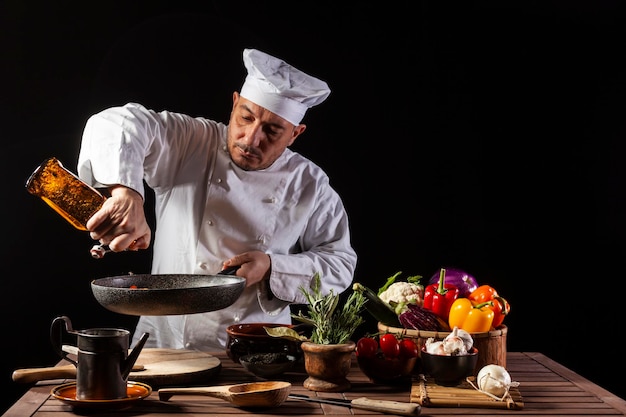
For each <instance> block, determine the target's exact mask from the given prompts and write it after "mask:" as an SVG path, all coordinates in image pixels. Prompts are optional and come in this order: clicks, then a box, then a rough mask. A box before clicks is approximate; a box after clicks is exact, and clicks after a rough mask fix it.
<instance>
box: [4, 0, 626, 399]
mask: <svg viewBox="0 0 626 417" xmlns="http://www.w3.org/2000/svg"><path fill="white" fill-rule="evenodd" d="M196 3H198V2H187V1H184V0H179V1H176V2H170V1H165V0H160V1H159V0H152V1H135V2H116V1H109V2H100V3H91V2H78V1H62V0H59V1H56V2H34V1H24V0H3V1H1V2H0V48H1V54H0V57H1V58H0V59H2V61H3V62H2V65H1V66H0V75H1V79H2V99H1V100H0V106H1V107H0V110H1V111H0V118H1V119H0V121H1V125H0V126H1V129H2V130H1V133H0V135H1V136H2V144H3V147H4V150H3V152H2V163H3V175H2V177H3V178H4V180H3V192H4V198H3V208H2V213H3V219H4V243H3V246H2V248H3V249H2V254H1V256H2V264H3V266H4V270H5V273H4V276H3V280H2V283H3V293H4V295H3V301H2V303H0V305H1V308H2V316H3V317H4V319H5V320H4V326H5V336H4V337H3V340H4V342H5V343H4V344H5V350H4V352H5V354H3V355H2V359H0V381H1V383H0V384H1V386H2V389H3V393H5V394H3V395H2V396H1V397H2V400H1V401H3V402H4V404H0V405H3V406H5V407H8V406H9V405H10V404H11V403H13V402H14V401H15V399H16V398H17V396H18V395H19V394H21V393H22V392H23V391H24V389H25V387H23V386H19V385H17V384H15V383H14V382H12V381H11V372H12V371H13V370H14V369H16V368H20V367H34V366H47V365H52V364H54V363H56V362H57V360H58V358H57V357H56V356H55V354H54V352H53V351H52V348H51V345H50V343H49V341H48V329H49V325H50V323H51V321H52V319H53V318H54V317H56V316H57V315H61V314H66V315H68V316H70V318H71V319H72V321H73V323H74V326H75V328H88V327H96V326H111V327H113V326H120V327H127V328H132V327H133V326H134V323H135V318H133V317H128V316H121V315H117V314H114V313H111V312H108V311H106V310H104V309H103V308H102V307H100V306H99V305H98V304H97V303H96V302H95V300H94V299H93V297H92V295H91V291H90V288H89V282H90V280H91V279H93V278H97V277H103V276H109V275H113V274H120V273H122V274H124V273H128V272H135V273H145V272H149V264H150V256H151V254H150V252H149V251H145V252H142V253H123V254H114V255H107V256H106V257H105V258H104V259H102V260H94V259H91V258H90V256H89V253H88V250H89V248H90V247H91V245H92V242H91V240H90V239H89V236H88V235H86V234H85V233H83V232H79V231H77V230H75V229H73V228H72V227H71V226H69V224H67V223H65V222H64V221H63V220H62V219H61V218H60V217H58V216H57V215H56V213H54V212H53V211H52V210H51V209H49V208H48V207H47V206H46V205H45V204H44V203H43V202H41V201H40V200H38V199H36V198H35V197H33V196H31V195H29V194H28V193H27V192H26V191H25V189H24V183H25V181H26V179H27V178H28V176H29V174H30V173H31V172H32V170H33V169H34V168H35V167H36V166H37V165H38V164H39V163H40V162H41V161H43V160H44V159H45V158H47V157H49V156H56V157H58V158H59V159H61V161H63V162H64V163H65V165H66V166H68V167H69V168H70V169H72V170H74V169H75V164H76V157H77V154H78V147H79V140H80V135H81V132H82V128H83V125H84V122H85V120H86V118H87V117H88V116H89V115H90V114H92V113H94V112H96V111H98V110H100V109H102V108H105V107H108V106H111V105H117V104H123V103H125V102H128V101H137V102H140V103H143V104H145V105H147V106H148V107H151V108H154V109H156V110H161V109H169V110H174V111H180V112H186V113H189V114H192V115H203V116H208V117H212V118H216V119H219V120H224V121H226V120H227V117H228V112H229V109H230V107H229V106H230V100H231V93H232V91H233V90H236V89H238V88H239V87H240V84H241V81H242V79H243V76H244V69H243V65H242V63H241V50H242V49H243V48H244V47H255V48H259V49H263V50H265V51H267V52H269V53H274V54H277V55H278V56H281V57H282V58H284V59H285V60H287V61H288V62H290V63H292V64H294V65H295V66H297V67H301V68H302V69H304V70H307V71H308V72H311V73H313V74H315V75H317V76H319V77H321V78H323V79H325V80H327V81H328V83H329V84H330V86H331V88H332V90H333V92H332V94H331V96H330V98H329V99H328V100H327V101H326V102H325V103H324V104H323V105H321V106H320V107H318V108H315V109H313V110H311V111H310V112H309V114H308V115H307V118H306V120H305V121H306V122H307V124H308V125H309V128H308V130H307V132H306V133H305V135H304V136H303V137H301V138H300V139H299V140H298V141H297V142H296V143H295V145H294V150H296V151H299V152H301V153H303V154H304V155H306V156H308V157H310V158H311V159H313V160H314V161H315V162H317V163H318V164H319V165H321V166H322V167H323V168H324V169H325V170H326V171H327V172H328V174H329V175H330V178H331V182H332V184H333V185H334V186H335V188H336V189H337V190H338V191H339V192H340V193H341V194H342V196H343V198H344V202H345V204H346V206H347V209H348V211H349V213H350V217H351V224H352V234H353V243H354V246H355V248H356V250H357V252H358V254H359V256H360V259H359V264H358V269H357V273H356V277H355V279H356V280H358V281H361V282H364V283H366V284H367V285H370V286H372V287H375V288H377V286H380V285H382V283H383V282H384V281H385V279H386V278H387V277H389V276H391V275H392V274H394V273H395V272H397V271H404V273H405V274H411V275H415V274H421V275H424V276H425V278H428V277H430V276H431V275H432V274H433V273H435V271H436V270H437V269H438V268H439V267H441V266H456V267H458V268H462V269H464V270H466V271H468V272H470V273H472V274H473V275H474V276H476V277H477V279H478V280H479V281H480V282H481V283H489V284H491V285H493V286H495V287H496V288H497V289H498V290H499V291H500V293H501V294H502V295H504V296H505V297H506V298H507V299H508V300H509V301H510V303H511V305H512V312H511V315H510V317H509V318H507V324H508V326H509V334H508V349H509V350H516V351H518V350H522V351H541V352H543V353H545V354H547V355H548V356H550V357H552V358H553V359H556V360H557V361H559V362H561V363H563V364H565V365H566V366H568V367H570V368H572V369H574V370H575V371H577V372H579V373H580V374H582V375H583V376H585V377H587V378H589V379H591V380H592V381H594V382H597V383H599V384H600V385H602V386H604V387H606V388H607V389H609V390H611V391H613V392H615V393H617V394H619V395H620V396H622V397H624V398H626V391H625V390H624V387H623V385H620V384H618V382H617V378H616V377H614V376H613V375H615V374H616V373H617V374H618V375H619V374H621V373H623V372H624V361H621V360H620V361H618V362H617V363H616V362H615V358H616V357H619V356H616V355H613V353H615V352H616V351H618V352H619V351H620V350H619V349H615V350H613V347H614V346H616V347H617V344H616V342H617V341H619V340H620V338H619V337H618V336H617V335H618V332H619V330H620V328H619V322H620V319H621V318H623V317H624V314H623V312H622V307H621V305H620V303H621V301H620V300H621V297H622V291H623V289H622V287H621V283H620V278H622V277H621V272H622V270H621V267H622V262H621V261H622V258H623V256H624V239H623V236H624V230H625V221H624V215H623V212H624V209H625V207H624V206H625V201H624V193H623V189H624V179H625V172H624V167H623V165H622V163H621V159H622V153H621V152H622V149H623V146H622V145H621V143H622V141H623V136H624V133H625V132H624V130H625V129H624V128H625V124H624V117H623V114H624V110H625V109H624V107H625V103H626V100H624V93H625V92H626V71H625V70H626V68H625V65H624V59H623V45H624V40H625V35H626V33H625V31H626V25H624V18H626V10H624V6H623V3H621V2H619V1H586V2H585V1H562V2H528V1H524V2H499V1H494V2H472V3H468V4H466V2H460V3H447V2H440V1H421V2H412V1H402V2H400V1H392V2H385V3H376V4H368V3H367V2H355V1H349V2H329V1H320V0H317V1H315V2H294V1H288V2H287V1H268V0H258V1H254V2H245V1H244V2H230V1H218V0H215V1H210V2H209V1H207V2H204V4H203V5H197V4H196ZM369 325H370V326H372V327H371V328H368V329H364V331H365V330H373V329H374V327H373V323H369Z"/></svg>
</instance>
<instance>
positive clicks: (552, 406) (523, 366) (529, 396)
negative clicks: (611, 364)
mask: <svg viewBox="0 0 626 417" xmlns="http://www.w3.org/2000/svg"><path fill="white" fill-rule="evenodd" d="M213 355H214V356H216V357H218V358H219V359H220V360H221V361H222V369H221V371H220V372H219V374H218V375H217V376H214V377H212V379H211V380H210V381H207V383H206V384H205V385H211V386H212V385H226V384H236V383H241V382H252V381H261V380H262V379H259V378H256V377H255V376H253V375H251V374H249V373H248V372H247V371H245V370H244V369H243V367H241V366H240V365H239V364H235V363H234V362H233V361H231V360H230V359H228V357H226V355H225V353H223V352H219V353H213ZM506 368H507V370H508V371H509V373H510V374H511V377H512V379H513V380H514V381H518V382H519V383H520V386H519V388H518V389H519V392H520V394H521V395H522V397H523V408H522V409H521V410H507V409H487V408H475V407H472V408H461V407H422V408H421V415H424V416H428V415H433V416H460V415H476V416H478V415H480V416H494V415H511V416H546V415H552V416H598V415H602V416H615V415H618V416H623V415H626V401H625V400H623V399H621V398H619V397H617V396H616V395H614V394H612V393H610V392H608V391H607V390H605V389H603V388H601V387H600V386H598V385H596V384H594V383H592V382H591V381H589V380H587V379H585V378H583V377H581V376H580V375H578V374H576V373H575V372H573V371H571V370H569V369H567V368H566V367H564V366H562V365H560V364H559V363H557V362H555V361H553V360H551V359H550V358H548V357H546V356H545V355H543V354H541V353H536V352H509V353H508V355H507V366H506ZM305 378H306V375H305V374H304V373H303V372H292V373H289V374H284V375H283V376H282V377H281V378H280V379H282V380H287V381H290V382H291V383H292V384H293V386H292V393H297V394H306V395H309V396H319V397H330V398H346V399H355V398H359V397H368V398H372V399H384V400H394V401H402V402H409V401H410V400H411V385H410V384H406V385H401V386H383V385H375V384H372V383H371V382H370V381H369V380H368V379H367V377H365V375H363V374H362V373H361V372H360V370H359V368H358V366H357V364H356V361H353V367H352V369H351V371H350V374H349V376H348V379H349V380H350V382H351V383H352V387H351V389H350V390H349V391H347V392H345V393H315V392H312V391H308V390H307V389H305V388H304V387H303V386H302V382H303V381H304V379H305ZM63 382H64V381H62V380H56V381H45V382H40V383H38V384H36V385H34V386H33V387H32V388H31V389H30V390H29V391H27V392H26V393H25V394H24V395H23V396H22V397H21V398H20V399H19V400H18V401H17V402H16V403H15V404H14V405H13V406H12V407H11V408H10V409H9V410H7V412H6V413H5V414H4V416H6V417H12V416H15V417H27V416H36V417H44V416H47V417H62V416H75V415H79V414H77V413H75V412H74V411H73V410H72V407H71V406H69V405H67V404H64V403H63V402H61V401H59V400H57V399H56V398H54V397H53V396H51V395H50V391H51V389H52V388H53V387H54V386H56V385H59V384H61V383H63ZM95 415H98V416H121V417H123V416H125V415H127V416H151V417H174V416H194V417H198V416H211V417H220V416H227V417H233V416H235V415H259V416H270V415H297V416H305V417H306V416H319V415H357V416H358V415H362V416H370V417H371V416H372V415H382V414H379V413H376V412H371V411H362V410H357V409H350V408H346V407H340V406H330V405H327V404H316V403H310V402H304V401H299V400H291V399H289V400H287V401H286V402H284V403H283V404H282V405H281V406H279V407H276V408H273V409H266V410H256V411H252V410H245V409H241V408H238V407H236V406H234V405H232V404H231V403H229V402H227V401H224V400H221V399H217V398H212V397H206V396H184V395H177V396H174V397H172V398H171V399H170V400H169V401H167V402H165V401H159V398H158V394H157V392H156V390H154V392H153V393H152V394H151V395H150V396H149V397H148V398H145V399H143V400H139V401H137V402H135V403H133V405H132V406H131V407H129V408H127V409H125V410H116V411H111V412H97V413H96V414H95Z"/></svg>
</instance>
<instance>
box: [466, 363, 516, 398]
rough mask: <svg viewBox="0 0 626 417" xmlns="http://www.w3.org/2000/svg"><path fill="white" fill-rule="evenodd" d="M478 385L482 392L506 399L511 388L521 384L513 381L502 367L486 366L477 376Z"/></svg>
mask: <svg viewBox="0 0 626 417" xmlns="http://www.w3.org/2000/svg"><path fill="white" fill-rule="evenodd" d="M476 383H477V384H478V389H479V390H480V391H483V392H486V393H488V394H491V395H493V396H496V397H498V398H501V397H504V396H505V395H506V394H507V393H508V392H509V388H510V387H513V386H518V385H519V383H517V382H512V381H511V375H510V374H509V373H508V371H507V370H506V369H505V368H504V367H503V366H500V365H493V364H492V365H485V366H483V367H482V369H481V370H480V371H478V375H477V376H476Z"/></svg>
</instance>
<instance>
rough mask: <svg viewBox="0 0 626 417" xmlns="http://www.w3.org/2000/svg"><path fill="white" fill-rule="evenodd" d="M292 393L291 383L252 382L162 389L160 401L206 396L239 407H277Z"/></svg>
mask: <svg viewBox="0 0 626 417" xmlns="http://www.w3.org/2000/svg"><path fill="white" fill-rule="evenodd" d="M290 391H291V383H289V382H283V381H263V382H250V383H244V384H235V385H221V386H214V387H193V388H161V389H160V390H159V399H160V400H161V401H167V400H169V399H170V398H171V397H172V396H173V395H177V394H184V395H205V396H209V397H215V398H220V399H222V400H226V401H229V402H231V403H233V404H235V405H236V406H239V407H250V408H259V407H276V406H279V405H281V404H282V403H283V402H284V401H285V400H286V399H287V396H288V395H289V392H290Z"/></svg>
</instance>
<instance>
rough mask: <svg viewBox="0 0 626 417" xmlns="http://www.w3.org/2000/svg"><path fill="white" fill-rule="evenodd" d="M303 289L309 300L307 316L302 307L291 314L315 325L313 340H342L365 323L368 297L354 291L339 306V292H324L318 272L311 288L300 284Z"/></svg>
mask: <svg viewBox="0 0 626 417" xmlns="http://www.w3.org/2000/svg"><path fill="white" fill-rule="evenodd" d="M300 291H301V292H302V294H304V296H305V297H306V299H307V302H308V309H307V311H308V316H305V315H304V314H302V311H299V312H298V314H297V315H296V314H292V315H291V316H292V317H293V318H294V319H296V320H298V321H301V322H303V323H306V324H309V325H311V326H313V331H312V333H311V339H310V340H311V342H312V343H318V344H323V345H329V344H341V343H346V342H348V341H349V340H350V338H351V337H352V335H353V334H354V332H355V331H356V330H357V328H358V327H359V326H360V325H361V324H362V323H363V321H364V320H363V317H362V316H361V314H360V313H361V311H362V310H363V305H364V304H365V301H366V298H365V297H364V296H363V294H361V293H359V292H357V291H354V292H352V293H351V294H350V295H349V296H348V298H347V299H346V303H345V304H344V305H343V307H342V308H341V309H338V308H337V307H338V305H339V298H340V294H336V293H335V292H334V291H333V290H332V289H331V290H330V291H329V293H328V294H326V295H324V294H322V290H321V279H320V275H319V273H316V274H315V276H313V286H312V288H311V291H308V290H307V289H306V288H304V287H300Z"/></svg>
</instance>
